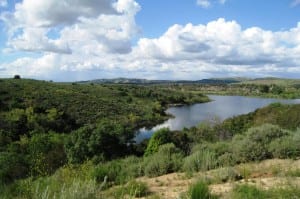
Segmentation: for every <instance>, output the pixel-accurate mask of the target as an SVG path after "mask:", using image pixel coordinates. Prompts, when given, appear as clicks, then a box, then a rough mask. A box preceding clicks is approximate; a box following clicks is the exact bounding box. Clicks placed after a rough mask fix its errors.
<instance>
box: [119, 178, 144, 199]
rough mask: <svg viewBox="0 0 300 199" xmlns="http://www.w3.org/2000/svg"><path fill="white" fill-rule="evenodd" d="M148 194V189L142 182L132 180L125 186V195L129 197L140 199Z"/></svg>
mask: <svg viewBox="0 0 300 199" xmlns="http://www.w3.org/2000/svg"><path fill="white" fill-rule="evenodd" d="M148 192H149V190H148V187H147V185H146V183H143V182H138V181H135V180H132V181H130V182H129V183H128V184H127V185H126V192H125V193H127V194H128V195H129V196H133V197H138V198H140V197H144V196H146V195H147V194H148Z"/></svg>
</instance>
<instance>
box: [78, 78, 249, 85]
mask: <svg viewBox="0 0 300 199" xmlns="http://www.w3.org/2000/svg"><path fill="white" fill-rule="evenodd" d="M246 80H249V79H246V78H211V79H202V80H194V81H192V80H148V79H137V78H114V79H95V80H89V81H80V82H77V83H82V84H86V83H96V84H231V83H240V82H242V81H246Z"/></svg>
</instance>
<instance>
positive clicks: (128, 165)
mask: <svg viewBox="0 0 300 199" xmlns="http://www.w3.org/2000/svg"><path fill="white" fill-rule="evenodd" d="M142 174H143V171H142V159H140V158H137V157H134V156H131V157H128V158H125V159H121V160H113V161H110V162H106V163H102V164H98V165H97V166H96V167H95V168H94V169H93V171H92V173H91V176H92V178H93V179H95V180H96V182H98V183H102V182H103V181H104V179H106V180H107V185H111V184H123V183H125V182H128V181H129V180H132V179H134V178H136V177H139V176H141V175H142Z"/></svg>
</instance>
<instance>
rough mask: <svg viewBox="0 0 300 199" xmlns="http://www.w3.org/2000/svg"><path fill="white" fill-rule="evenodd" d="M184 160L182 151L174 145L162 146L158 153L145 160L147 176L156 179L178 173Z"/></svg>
mask: <svg viewBox="0 0 300 199" xmlns="http://www.w3.org/2000/svg"><path fill="white" fill-rule="evenodd" d="M182 158H183V155H182V153H181V151H180V150H179V149H178V148H176V147H175V146H174V144H165V145H162V146H160V147H159V150H158V152H157V153H155V154H153V155H151V156H148V157H146V158H145V162H144V164H145V174H146V175H147V176H150V177H154V176H160V175H163V174H167V173H171V172H175V171H178V170H179V169H180V167H181V164H182V163H181V162H182Z"/></svg>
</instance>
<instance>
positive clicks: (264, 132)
mask: <svg viewBox="0 0 300 199" xmlns="http://www.w3.org/2000/svg"><path fill="white" fill-rule="evenodd" d="M288 134H289V132H288V131H285V130H282V129H281V128H280V127H278V126H275V125H271V124H264V125H262V126H260V127H253V128H250V129H249V130H248V131H247V132H246V134H245V136H241V135H237V136H235V137H234V139H233V143H232V146H233V152H234V154H235V155H236V160H237V161H238V162H248V161H257V160H264V159H267V158H271V157H272V153H270V151H269V149H268V148H269V144H270V142H272V141H273V140H275V139H277V138H281V137H283V136H286V135H288Z"/></svg>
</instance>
